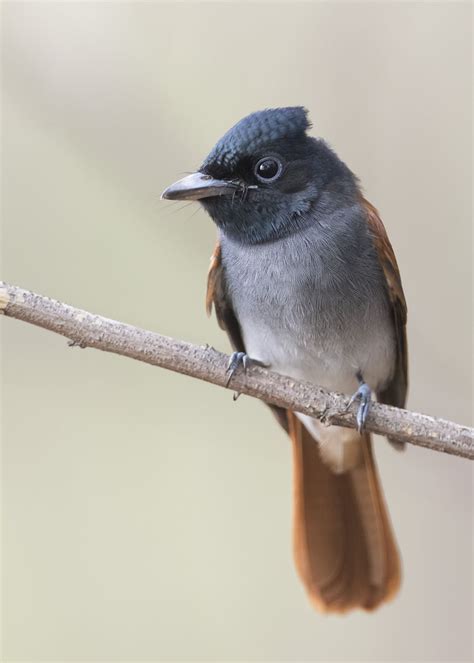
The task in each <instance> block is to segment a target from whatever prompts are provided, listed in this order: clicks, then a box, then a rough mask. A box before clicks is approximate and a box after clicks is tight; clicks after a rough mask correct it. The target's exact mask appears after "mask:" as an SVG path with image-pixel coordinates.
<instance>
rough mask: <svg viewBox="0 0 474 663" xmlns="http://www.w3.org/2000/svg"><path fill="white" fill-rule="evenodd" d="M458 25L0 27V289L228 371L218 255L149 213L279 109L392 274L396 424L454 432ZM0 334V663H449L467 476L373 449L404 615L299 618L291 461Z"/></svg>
mask: <svg viewBox="0 0 474 663" xmlns="http://www.w3.org/2000/svg"><path fill="white" fill-rule="evenodd" d="M470 14H471V8H470V6H469V4H467V3H466V4H454V3H444V4H443V3H437V4H430V3H419V4H415V3H398V4H397V3H390V4H388V3H387V4H385V3H378V4H375V3H350V4H344V3H332V4H311V3H306V4H297V3H291V4H290V3H288V4H274V3H262V4H253V3H239V4H233V3H221V4H204V3H202V4H198V3H192V4H190V3H179V4H174V5H170V4H158V3H147V4H140V3H133V4H127V3H125V4H123V3H122V4H118V3H88V4H86V3H72V4H71V3H63V4H54V3H47V4H46V3H34V4H26V3H4V5H3V97H2V110H3V171H2V176H3V177H2V185H3V210H2V219H3V241H2V248H3V269H2V275H3V278H5V279H6V280H8V281H10V282H12V283H16V284H18V285H21V286H23V287H26V288H30V289H33V290H36V291H38V292H41V293H43V294H47V295H50V296H52V297H56V298H59V299H62V300H65V301H67V302H69V303H72V304H75V305H77V306H80V307H83V308H86V309H89V310H91V311H95V312H99V313H102V314H104V315H106V316H110V317H113V318H118V319H121V320H124V321H127V322H129V323H133V324H137V325H140V326H142V327H148V328H150V329H155V330H157V331H160V332H163V333H165V334H170V335H173V336H176V337H179V338H183V339H187V340H189V341H194V342H198V343H206V342H207V343H211V344H213V345H215V346H216V347H218V348H223V349H227V348H228V345H227V341H226V339H225V338H224V336H223V334H222V333H221V332H220V331H219V330H218V328H217V325H216V323H215V321H214V320H212V321H208V320H207V318H206V316H205V313H204V309H203V297H204V281H205V274H206V270H207V265H208V257H209V255H210V253H211V250H212V247H213V242H214V237H215V230H214V228H213V226H212V224H211V222H210V221H209V220H208V219H207V218H206V216H205V214H204V213H203V212H202V211H201V210H199V208H197V206H196V207H193V205H190V206H189V207H184V208H183V207H182V206H180V204H170V203H166V202H160V201H159V194H160V192H161V190H162V189H163V188H164V187H165V186H166V185H167V184H169V183H170V182H171V181H173V180H174V179H175V178H177V177H179V176H180V175H181V174H182V173H183V172H184V171H188V170H192V169H193V168H195V167H196V166H197V165H199V163H200V160H201V159H202V158H203V157H204V156H205V154H206V153H207V151H208V150H209V149H210V148H211V147H212V145H213V143H214V142H215V140H216V139H217V138H218V137H219V136H220V135H221V134H222V133H223V132H224V131H225V130H226V129H227V128H228V127H229V126H230V125H231V124H232V123H233V122H235V121H236V120H238V119H239V118H240V117H241V116H243V115H245V114H247V113H249V112H251V111H253V110H257V109H260V108H263V107H268V106H270V107H271V106H276V105H291V104H304V105H306V106H307V107H308V108H309V109H310V112H311V117H312V119H313V122H314V133H315V134H319V135H322V136H324V137H326V138H327V139H328V140H329V141H330V143H331V144H332V145H333V146H334V147H335V148H336V149H337V150H338V151H339V153H340V154H341V156H342V157H343V158H344V159H345V160H346V161H347V162H348V164H349V165H350V166H351V167H352V169H353V170H354V171H355V172H356V173H358V175H359V176H360V177H361V179H362V181H363V184H364V187H365V190H366V192H367V195H368V197H369V198H370V200H372V201H373V202H374V203H375V204H376V205H377V206H378V207H379V209H380V210H381V213H382V215H383V218H384V220H385V223H386V226H387V228H388V231H389V234H390V237H391V239H392V241H393V244H394V247H395V250H396V253H397V255H398V260H399V263H400V267H401V271H402V275H403V279H404V284H405V289H406V295H407V300H408V306H409V338H410V350H411V362H410V364H411V387H410V401H409V405H410V407H411V408H413V409H416V410H421V411H424V412H429V413H432V414H436V415H440V416H443V417H447V418H450V419H454V420H456V421H459V422H463V423H468V422H469V420H470V415H471V412H470V411H471V404H472V391H471V363H470V337H471V326H470V320H471V318H470V313H471V295H472V293H471V288H470V283H471V280H470V277H471V253H470V241H469V240H470V233H471V226H470V174H471V163H470V140H471V127H470V117H471V96H470V92H471V71H470V45H471V16H470ZM1 327H2V331H3V349H4V351H3V369H2V373H3V412H2V441H3V491H4V492H3V507H4V510H3V536H2V544H3V546H2V548H3V565H4V575H3V608H4V611H3V660H9V661H20V660H22V661H23V660H30V661H37V660H49V661H70V660H83V661H119V660H120V661H128V660H137V661H152V660H156V661H158V660H173V661H183V660H196V661H223V660H226V661H227V660H245V661H250V660H252V661H257V660H262V661H277V660H279V661H296V660H298V661H303V660H304V661H322V660H330V661H343V660H347V661H388V660H392V661H409V660H411V661H414V660H420V661H435V660H436V661H463V660H469V659H470V655H471V641H470V639H471V625H472V494H471V485H472V473H471V466H470V464H469V462H468V461H464V460H460V459H456V458H450V457H448V456H443V455H441V454H436V453H431V452H429V451H424V450H422V449H416V448H412V449H409V450H408V451H407V453H406V454H404V455H397V454H396V453H394V452H393V451H392V450H391V449H390V448H389V445H387V444H386V443H385V442H384V441H383V440H378V441H377V456H378V459H379V464H380V469H381V473H382V476H383V481H384V486H385V490H386V494H387V499H388V502H389V504H390V510H391V514H392V518H393V521H394V525H395V529H396V531H397V534H398V538H399V542H400V546H401V549H402V552H403V559H404V583H403V587H402V591H401V594H400V595H399V597H398V598H397V600H396V601H395V602H393V603H392V604H390V605H387V606H386V607H384V608H383V609H381V610H380V611H379V612H377V613H376V614H373V615H367V614H363V613H356V614H352V615H350V616H346V617H343V618H338V617H323V616H320V615H317V614H316V613H314V612H313V611H312V609H311V608H310V606H309V604H308V602H307V601H306V598H305V595H304V593H303V590H302V588H301V586H300V584H299V582H298V580H297V578H296V574H295V571H294V569H293V564H292V558H291V545H290V530H291V469H290V448H289V444H288V442H287V440H286V439H285V436H284V435H283V434H282V432H281V431H279V429H278V427H277V425H276V424H275V422H274V421H273V419H272V417H271V416H270V414H269V413H268V412H267V410H266V409H265V408H264V407H263V406H262V405H261V404H259V403H258V402H256V401H253V400H251V399H248V398H244V397H243V398H241V400H240V401H239V402H238V403H237V404H236V405H235V404H234V403H233V402H232V399H231V396H230V394H229V393H228V392H225V391H224V390H222V389H218V388H215V387H211V386H209V385H206V384H204V383H200V382H197V381H194V380H191V379H187V378H184V377H181V376H177V375H173V374H171V373H168V372H164V371H160V370H158V369H152V368H150V367H148V366H145V365H140V364H138V363H135V362H132V361H128V360H124V359H121V358H118V357H115V356H108V355H106V354H101V353H99V352H94V351H92V350H84V351H81V350H77V349H68V348H67V345H66V341H65V340H64V339H63V338H61V337H57V336H53V335H52V334H50V333H47V332H44V331H41V330H38V329H34V328H32V327H28V326H26V325H25V324H22V323H19V322H16V321H12V320H5V321H2V325H1Z"/></svg>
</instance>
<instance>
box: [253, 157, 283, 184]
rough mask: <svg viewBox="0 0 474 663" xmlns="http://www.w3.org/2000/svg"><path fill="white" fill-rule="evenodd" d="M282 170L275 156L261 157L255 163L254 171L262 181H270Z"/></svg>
mask: <svg viewBox="0 0 474 663" xmlns="http://www.w3.org/2000/svg"><path fill="white" fill-rule="evenodd" d="M282 170H283V166H282V164H281V161H279V160H278V159H277V158H276V157H263V159H260V161H257V163H256V164H255V168H254V173H255V176H256V177H257V179H259V180H261V181H262V182H271V181H273V180H276V179H277V178H278V177H279V176H280V175H281V171H282Z"/></svg>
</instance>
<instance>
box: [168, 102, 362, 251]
mask: <svg viewBox="0 0 474 663" xmlns="http://www.w3.org/2000/svg"><path fill="white" fill-rule="evenodd" d="M309 127H310V123H309V121H308V117H307V111H306V109H304V108H302V107H300V106H295V107H288V108H275V109H267V110H263V111H258V112H256V113H252V114H251V115H248V116H247V117H244V118H243V119H242V120H240V122H238V123H237V124H236V125H235V126H233V127H232V128H231V129H229V131H228V132H227V133H226V134H225V135H224V136H223V137H222V138H221V139H220V140H219V141H218V142H217V144H216V145H215V146H214V148H213V149H212V150H211V152H210V154H209V155H208V156H207V157H206V159H205V160H204V162H203V164H202V166H201V167H200V168H199V170H198V171H197V172H196V173H193V174H191V175H188V176H187V177H185V178H183V179H181V180H179V181H178V182H175V183H174V184H172V185H171V186H170V187H168V188H167V189H166V190H165V191H164V192H163V194H162V198H166V199H169V200H198V201H200V202H201V203H202V205H203V206H204V207H205V209H206V210H207V211H208V213H209V214H210V216H211V217H212V219H213V220H214V222H215V223H216V224H217V226H219V228H221V229H222V231H223V232H224V233H225V234H226V235H228V236H229V237H231V238H233V239H235V240H237V241H240V242H242V243H248V244H256V243H261V242H266V241H272V240H274V239H278V238H281V237H284V236H287V235H290V234H291V233H293V232H295V231H296V230H298V229H299V228H301V227H304V226H305V225H307V224H309V223H311V222H312V220H313V222H314V211H315V207H316V205H317V203H318V201H319V199H320V197H321V194H322V192H323V191H324V190H325V188H326V187H327V186H328V185H330V184H331V183H334V182H335V181H339V182H343V183H346V188H347V186H349V188H351V187H352V188H353V186H354V178H353V176H352V174H351V173H350V171H349V170H348V168H347V167H346V166H345V165H344V164H343V163H342V162H341V161H340V160H339V158H338V157H337V156H336V154H335V153H334V152H333V151H332V150H331V149H330V148H329V147H328V145H327V144H326V143H325V142H324V141H322V140H318V139H315V138H311V137H310V136H308V135H307V134H306V131H307V129H309ZM339 188H340V187H339Z"/></svg>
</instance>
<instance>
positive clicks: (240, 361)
mask: <svg viewBox="0 0 474 663" xmlns="http://www.w3.org/2000/svg"><path fill="white" fill-rule="evenodd" d="M252 365H254V366H264V367H265V368H267V365H266V364H264V363H263V362H262V361H259V360H258V359H252V358H251V357H249V356H248V354H246V353H245V352H233V353H232V354H231V356H230V359H229V363H228V364H227V370H226V373H227V375H228V377H227V382H226V383H225V386H226V387H228V386H229V384H230V382H231V380H232V378H233V377H234V375H235V372H236V371H237V369H238V368H239V367H240V366H242V367H243V369H244V373H247V369H248V368H249V366H252ZM237 398H238V394H237ZM237 398H236V396H235V395H234V400H237Z"/></svg>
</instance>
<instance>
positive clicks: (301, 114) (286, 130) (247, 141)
mask: <svg viewBox="0 0 474 663" xmlns="http://www.w3.org/2000/svg"><path fill="white" fill-rule="evenodd" d="M307 112H308V111H307V110H306V109H305V108H303V107H302V106H289V107H287V108H268V109H266V110H262V111H257V112H256V113H252V114H251V115H247V117H244V118H243V119H242V120H240V122H237V124H235V125H234V126H233V127H232V128H231V129H229V131H227V133H225V134H224V136H223V137H222V138H221V139H220V140H219V141H218V142H217V143H216V145H215V146H214V148H213V149H212V151H211V152H210V154H209V155H208V156H207V157H206V159H205V161H204V163H203V164H202V167H201V170H203V171H205V170H206V167H208V166H210V165H211V164H212V165H213V166H220V167H223V168H230V169H231V168H233V167H234V166H235V165H236V164H237V163H238V161H239V160H240V159H241V158H242V157H245V156H249V155H252V154H254V153H255V152H256V151H258V150H259V148H260V147H262V146H263V145H265V144H266V143H269V142H273V141H277V140H280V139H281V138H294V137H296V136H298V135H301V134H304V133H305V131H306V130H307V129H308V128H309V127H310V126H311V125H310V122H309V120H308V117H307Z"/></svg>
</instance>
